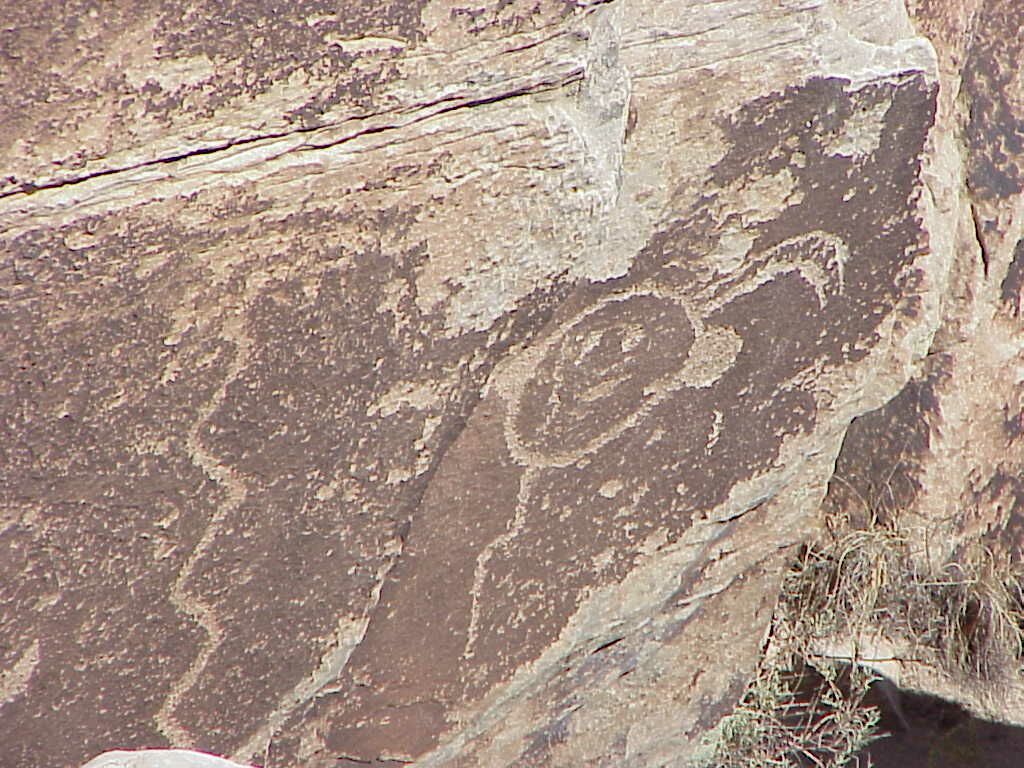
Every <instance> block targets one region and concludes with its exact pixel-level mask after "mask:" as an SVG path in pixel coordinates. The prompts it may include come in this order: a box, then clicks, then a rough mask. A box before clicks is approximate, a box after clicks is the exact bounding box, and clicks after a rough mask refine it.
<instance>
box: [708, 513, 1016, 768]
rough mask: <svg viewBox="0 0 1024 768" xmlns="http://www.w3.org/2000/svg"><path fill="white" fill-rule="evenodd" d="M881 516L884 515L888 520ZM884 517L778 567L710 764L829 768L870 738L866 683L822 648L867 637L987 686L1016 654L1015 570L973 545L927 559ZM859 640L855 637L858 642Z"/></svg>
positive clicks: (1008, 671) (836, 534) (864, 674)
mask: <svg viewBox="0 0 1024 768" xmlns="http://www.w3.org/2000/svg"><path fill="white" fill-rule="evenodd" d="M888 519H889V520H893V518H892V517H889V518H888ZM927 562H928V558H926V557H923V556H920V553H915V552H914V551H912V546H911V543H910V540H909V539H908V537H906V536H904V535H903V534H902V533H901V532H900V530H899V529H898V527H897V526H896V524H895V523H893V522H890V523H887V524H882V523H879V522H877V518H876V522H875V523H874V524H873V525H871V526H870V527H868V528H867V529H863V530H849V529H848V528H847V529H846V530H844V531H841V532H840V531H837V530H836V528H835V527H833V528H832V533H831V536H830V537H829V538H828V540H826V541H825V542H824V543H818V544H813V545H808V546H806V547H804V548H803V550H802V551H801V553H800V556H799V558H798V559H797V562H796V563H795V564H794V565H793V567H792V569H791V570H790V572H789V573H788V574H787V576H786V579H785V581H784V585H783V592H782V595H781V597H780V601H779V604H778V607H777V609H776V614H775V618H774V622H773V627H772V633H771V638H770V641H769V643H768V647H767V650H766V653H765V656H764V658H763V660H762V663H761V665H760V668H759V669H758V671H757V674H756V676H755V679H754V681H753V682H752V683H751V684H750V686H749V687H748V689H747V691H746V693H745V695H744V697H743V699H742V700H741V702H740V704H739V705H738V706H737V708H736V710H735V711H734V712H733V714H732V715H730V716H729V717H728V718H726V719H725V720H724V721H723V722H722V723H721V724H720V726H719V728H718V729H717V733H716V736H715V742H716V744H715V750H714V759H713V760H711V761H710V764H711V765H712V766H714V767H715V768H761V766H769V767H777V768H790V767H791V766H792V767H796V766H817V767H818V768H825V766H829V767H830V768H841V767H842V766H848V765H853V764H856V757H855V755H856V754H857V753H858V752H859V751H861V750H862V749H863V748H864V747H865V746H866V745H867V744H868V743H870V742H871V741H872V740H873V739H875V738H877V737H878V735H879V734H878V722H879V717H880V714H879V712H878V710H877V708H874V707H871V706H868V705H867V703H866V701H865V697H866V695H867V693H868V691H869V689H870V687H871V684H872V681H873V680H875V679H877V677H875V676H873V673H871V672H870V671H869V670H867V669H865V668H864V667H862V666H860V665H859V664H857V663H856V661H857V660H856V658H854V659H853V662H854V663H852V664H848V663H837V662H836V661H834V660H832V659H829V658H826V657H824V656H823V655H822V654H821V652H820V650H819V649H821V648H822V647H825V646H828V645H829V644H833V645H842V646H845V647H852V648H854V649H857V648H860V647H865V646H867V647H871V646H872V644H873V643H874V642H875V641H877V640H878V639H879V638H883V639H885V640H886V641H887V642H889V643H890V644H892V645H895V646H898V647H901V648H912V649H913V651H914V657H915V658H919V659H920V660H922V661H924V662H925V663H929V664H932V665H934V666H935V667H938V668H942V669H943V670H944V671H945V673H946V674H947V675H949V676H950V677H951V678H953V679H957V680H964V681H968V680H969V681H972V682H975V681H976V682H982V683H984V684H986V685H999V684H1000V683H1001V682H1002V681H1009V680H1010V679H1012V678H1014V677H1016V676H1018V675H1019V674H1020V672H1021V668H1022V660H1024V570H1022V568H1021V566H1020V565H1019V564H1013V563H1011V562H1010V561H1009V559H1008V558H1006V557H1001V556H998V555H996V554H995V553H993V552H992V551H991V550H990V549H988V548H986V547H983V546H980V545H978V546H974V547H971V548H969V549H967V550H965V551H963V552H961V553H960V554H959V556H957V557H956V558H955V559H954V560H951V561H950V562H947V563H945V564H943V565H941V566H939V567H934V566H929V565H927ZM862 640H863V641H864V642H862Z"/></svg>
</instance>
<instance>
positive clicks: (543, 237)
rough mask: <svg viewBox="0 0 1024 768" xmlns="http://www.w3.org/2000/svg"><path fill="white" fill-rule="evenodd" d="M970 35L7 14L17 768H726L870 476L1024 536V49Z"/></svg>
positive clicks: (461, 10) (4, 630)
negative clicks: (794, 584) (763, 658)
mask: <svg viewBox="0 0 1024 768" xmlns="http://www.w3.org/2000/svg"><path fill="white" fill-rule="evenodd" d="M975 6H977V7H975ZM967 10H969V13H968V12H967ZM967 10H965V7H964V4H963V3H958V2H953V0H951V1H950V2H949V3H948V4H947V5H943V4H942V2H939V1H937V2H933V3H930V4H922V5H921V7H913V8H911V9H910V11H909V13H908V11H907V10H905V9H904V8H903V7H902V6H901V5H900V4H899V3H897V2H888V1H887V0H877V1H875V2H868V1H866V0H845V1H844V2H822V1H819V0H786V1H785V2H778V3H762V2H756V1H755V0H731V1H730V2H724V3H715V4H682V3H678V2H672V1H669V0H665V1H664V2H658V1H656V0H614V2H595V3H587V2H578V3H572V2H546V1H545V0H542V1H541V2H530V3H527V2H520V1H519V0H513V1H512V2H507V1H503V2H488V1H487V0H480V2H468V3H461V2H460V3H453V2H447V1H443V2H429V1H424V2H406V1H404V0H403V1H401V2H381V3H376V4H371V3H364V4H358V3H346V4H345V6H344V7H343V8H340V7H339V6H338V5H337V4H336V3H327V2H319V1H318V0H302V2H297V3H291V4H288V6H287V9H286V10H284V11H282V10H281V8H280V7H279V6H278V4H271V3H266V4H265V5H264V4H260V3H251V4H248V5H225V4H223V3H215V2H210V1H208V0H207V1H203V2H191V3H187V4H180V5H179V4H178V3H167V2H161V3H148V4H147V3H141V4H140V3H132V4H128V5H125V6H123V7H108V4H103V5H102V6H96V7H93V6H91V5H89V4H86V3H72V2H70V1H69V2H67V3H65V4H64V6H63V7H62V8H60V9H55V8H54V7H53V4H52V3H42V2H38V1H35V0H32V1H30V2H26V3H22V4H19V5H18V7H17V8H15V9H12V10H11V12H10V13H9V14H8V18H7V19H6V20H5V25H4V28H3V29H2V30H0V53H2V54H3V60H4V61H5V66H4V67H3V72H4V78H3V79H2V80H0V105H2V107H0V136H2V137H3V138H2V139H0V142H2V143H0V253H2V254H3V264H4V268H3V270H2V272H0V291H2V293H0V302H2V304H0V307H2V312H3V322H2V325H0V330H2V334H3V335H2V337H0V338H2V341H0V344H2V355H0V366H2V371H0V386H2V389H0V392H2V394H0V402H2V404H3V425H4V439H3V440H2V441H0V452H2V459H0V472H2V474H3V477H2V483H0V489H2V490H0V493H2V500H3V505H2V510H3V511H2V517H0V547H2V554H0V568H2V574H3V575H2V578H0V617H2V621H0V669H3V670H4V673H3V677H2V678H0V732H3V733H5V734H8V736H6V737H5V739H4V748H5V759H9V760H10V761H11V765H12V766H17V767H20V766H30V765H31V766H36V765H44V764H62V765H63V764H76V763H81V762H84V761H85V760H86V759H88V758H89V757H91V756H93V755H95V754H97V753H98V752H101V751H103V750H106V749H112V748H114V747H127V748H134V747H141V746H175V747H191V748H197V749H202V750H209V751H211V752H216V753H218V754H224V755H231V756H232V757H233V759H235V760H238V761H241V762H249V761H253V762H258V763H259V764H261V765H274V766H317V765H324V766H326V765H342V766H343V765H360V764H366V763H373V762H375V761H376V762H382V763H394V762H408V761H416V762H417V764H422V765H453V766H454V765H458V766H474V765H479V766H499V765H583V764H587V765H608V766H613V765H614V766H623V765H630V766H647V765H651V766H654V765H667V764H679V765H683V764H686V763H687V762H688V761H690V760H692V759H694V758H695V757H696V756H698V755H699V753H700V750H701V744H702V736H703V735H704V734H705V733H706V732H707V731H708V729H709V728H710V727H711V726H712V725H714V724H715V723H716V722H717V720H718V719H719V718H720V717H721V716H722V714H723V713H724V712H726V711H728V709H729V708H730V707H732V705H733V704H734V703H735V701H736V700H737V698H738V696H739V694H740V692H741V690H742V688H743V685H744V684H745V682H746V680H747V678H748V676H749V675H750V673H751V671H752V669H753V667H754V665H755V663H756V660H757V658H758V655H759V653H760V649H761V642H762V640H763V637H764V634H765V632H766V630H767V626H768V621H769V618H770V616H771V612H772V608H773V605H774V601H775V595H776V592H777V586H778V581H779V578H780V574H781V572H782V569H783V568H784V565H785V562H786V556H787V551H788V549H787V548H789V547H791V546H792V545H794V544H796V543H799V542H801V541H803V540H805V539H806V538H807V537H808V536H809V535H810V534H811V533H812V531H813V530H814V528H815V527H816V525H817V522H816V521H817V519H818V511H819V506H820V504H821V501H822V498H823V497H824V495H825V491H826V486H827V484H828V481H829V478H830V477H831V475H832V471H833V467H834V465H835V461H836V456H837V454H838V453H839V450H840V446H841V445H842V444H843V440H844V436H845V437H846V440H845V448H844V453H843V455H842V457H841V458H840V468H841V471H842V472H844V473H845V474H844V476H849V477H850V478H852V477H854V476H856V475H857V473H858V472H860V473H861V474H862V475H863V476H864V478H865V481H866V482H867V481H870V480H871V479H872V478H873V477H877V474H874V468H873V467H874V465H870V466H869V464H866V463H865V462H869V463H870V462H876V463H877V462H881V463H882V464H885V462H887V461H889V458H888V457H887V454H885V452H884V451H879V450H877V449H880V448H885V449H888V448H892V449H893V450H897V451H901V452H902V451H904V448H905V446H902V444H901V442H900V440H902V439H903V438H906V442H907V444H908V445H909V448H910V449H911V450H912V451H914V452H915V453H914V454H913V458H912V459H910V458H906V457H904V454H903V453H900V454H899V455H900V457H901V459H900V460H901V461H904V463H906V462H911V463H910V464H906V466H912V467H913V471H912V472H910V474H908V475H907V478H906V479H907V483H906V487H907V488H908V491H907V493H908V494H910V495H909V496H908V497H907V503H908V504H910V505H914V504H918V505H920V506H919V507H915V509H920V512H919V514H920V515H922V516H923V517H925V518H928V516H929V515H933V517H934V514H933V512H932V511H931V510H932V509H933V507H934V505H935V504H938V500H947V501H948V500H950V499H953V498H956V499H960V498H969V499H973V502H972V503H973V504H974V507H972V509H977V510H983V511H984V514H981V513H980V512H979V515H980V516H975V517H972V516H971V514H965V515H964V516H962V517H961V518H958V520H959V521H960V524H961V527H960V528H958V530H961V531H962V533H963V537H965V538H968V537H971V536H976V535H977V533H978V532H979V530H980V528H985V530H986V531H990V532H992V531H996V529H998V531H999V532H1000V533H999V536H1002V539H1001V540H1006V541H1009V539H1007V537H1012V536H1019V535H1020V530H1024V528H1022V525H1024V524H1022V523H1021V520H1024V518H1021V514H1024V508H1022V506H1021V505H1022V503H1024V489H1022V488H1021V487H1020V481H1019V478H1020V477H1021V472H1020V469H1021V465H1022V463H1024V461H1021V457H1020V445H1021V444H1022V441H1021V440H1020V439H1019V438H1020V437H1021V435H1024V424H1022V422H1021V419H1022V418H1024V415H1022V414H1021V408H1022V402H1021V390H1020V381H1021V374H1020V371H1021V357H1020V355H1021V330H1022V329H1021V311H1020V309H1021V286H1022V282H1024V280H1022V275H1024V244H1021V243H1024V241H1022V240H1021V225H1020V216H1019V209H1020V179H1021V173H1022V169H1021V166H1020V163H1019V161H1020V142H1021V140H1022V133H1024V128H1022V126H1024V123H1022V122H1021V121H1022V114H1021V108H1022V105H1024V94H1022V92H1021V91H1020V79H1019V77H1017V72H1016V69H1015V64H1014V62H1015V61H1017V60H1019V56H1020V52H1019V47H1020V40H1019V38H1018V39H1017V40H1016V41H1013V40H1009V38H1007V34H1008V33H1007V30H1011V29H1016V28H1018V27H1019V26H1020V24H1019V23H1018V18H1019V17H1020V15H1021V12H1020V11H1019V10H1017V9H1016V6H1015V3H1014V2H1012V0H1001V2H995V1H993V2H989V3H987V4H986V5H985V6H984V7H982V6H981V5H980V4H977V3H976V4H974V5H972V6H971V7H970V9H967ZM967 28H969V29H970V30H971V34H970V35H966V34H965V29H967ZM968 39H969V42H968V43H964V42H963V41H964V40H968ZM929 40H931V41H933V42H934V43H935V46H934V47H933V45H932V43H931V42H929ZM1014 45H1016V46H1017V48H1014V47H1013V46H1014ZM936 50H938V55H937V54H936ZM44 52H45V55H44ZM981 382H984V385H982V384H981ZM894 397H895V399H893V398H894ZM886 403H889V404H888V405H886ZM940 413H941V414H942V416H941V421H940V418H939V415H940ZM855 419H856V421H854V420H855ZM851 421H853V423H854V427H853V428H852V429H851V430H850V432H849V434H847V428H848V427H849V425H850V424H851ZM903 424H906V425H907V426H906V428H904V426H902V425H903ZM872 425H874V426H872ZM949 425H954V426H949ZM940 427H941V428H940ZM879 430H881V432H882V433H884V434H885V435H892V434H899V435H900V438H898V439H896V438H894V439H878V438H877V436H876V433H877V432H878V431H879ZM896 430H899V431H898V432H897V431H896ZM858 441H859V442H858ZM1000 441H1001V442H1000ZM858 446H860V447H858ZM965 447H969V449H970V450H971V451H972V453H969V454H965V453H964V450H965ZM1013 451H1016V454H1014V455H1015V456H1016V458H1013V457H1012V456H1011V455H1010V454H1011V453H1012V452H1013ZM843 462H847V463H846V464H844V463H843ZM950 462H952V463H950ZM1014 462H1016V463H1014ZM900 466H901V467H902V466H904V464H901V465H900ZM972 466H978V467H979V468H980V469H979V472H980V474H977V473H972V472H971V471H969V468H970V467H972ZM950 467H953V468H954V471H952V472H950V471H949V468H950ZM958 483H960V485H957V484H958ZM895 484H896V480H893V481H892V483H890V485H892V486H893V487H896V485H895ZM951 484H952V485H951ZM953 486H956V489H954V490H951V488H953ZM833 487H835V483H833ZM901 487H902V486H901ZM836 493H838V491H835V492H833V494H832V495H831V496H830V499H829V500H828V501H826V504H838V503H842V500H841V499H837V498H836V496H835V494H836ZM929 494H931V496H929ZM950 494H953V495H950ZM963 494H967V496H963ZM927 498H931V499H934V500H935V501H926V499H927ZM1008 499H1012V500H1014V501H1013V502H1012V503H1010V502H1008V501H1007V500H1008ZM929 504H931V505H933V506H929ZM1014 504H1015V505H1016V506H1013V505H1014ZM1018 518H1021V519H1018ZM929 519H930V518H929ZM979 521H984V523H982V522H979ZM993 535H995V534H993ZM1018 544H1019V542H1017V541H1016V540H1014V542H1012V545H1013V546H1018Z"/></svg>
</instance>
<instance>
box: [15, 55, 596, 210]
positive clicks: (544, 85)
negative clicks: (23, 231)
mask: <svg viewBox="0 0 1024 768" xmlns="http://www.w3.org/2000/svg"><path fill="white" fill-rule="evenodd" d="M584 75H585V72H584V69H583V67H576V68H574V69H572V70H571V71H570V72H568V73H566V74H565V75H563V76H561V77H554V78H547V79H544V80H540V81H537V82H534V83H528V84H526V85H523V86H520V87H518V88H514V89H511V90H508V91H505V92H502V93H497V94H493V95H489V96H485V95H480V96H476V97H472V98H462V99H459V98H458V97H455V96H450V97H446V98H442V99H438V100H436V101H430V102H427V103H426V104H422V105H420V106H419V107H416V108H413V109H408V110H405V111H406V112H415V111H421V110H429V109H430V108H431V107H437V106H439V105H442V104H445V103H446V102H456V103H454V104H448V105H447V106H444V107H442V108H440V109H437V110H435V111H431V112H428V113H427V114H423V115H420V116H418V117H415V118H413V119H411V120H409V121H408V122H402V123H398V122H390V123H385V124H383V125H375V126H370V127H368V128H364V129H363V130H360V131H356V132H355V133H352V134H350V135H348V136H344V137H342V138H340V139H334V140H332V141H325V142H321V143H312V142H311V143H308V144H303V145H300V146H298V147H296V148H295V149H294V150H292V151H302V152H308V151H315V150H321V149H330V148H332V147H337V146H340V145H342V144H346V143H348V142H351V141H355V140H356V139H359V138H362V137H364V136H373V135H375V134H380V133H387V132H388V131H394V130H400V129H402V128H406V127H408V126H411V125H416V124H419V123H422V122H423V121H425V120H429V119H431V118H434V117H439V116H441V115H447V114H450V113H452V112H456V111H459V110H463V109H472V108H474V107H483V106H488V105H490V104H497V103H500V102H503V101H509V100H511V99H516V98H519V97H522V96H530V95H534V94H538V93H545V92H548V91H554V90H558V89H559V88H564V87H566V86H569V85H572V84H574V83H578V82H580V81H582V80H583V78H584ZM377 114H385V113H376V114H373V115H368V116H365V117H363V118H349V120H356V119H367V118H370V117H375V116H377ZM349 120H343V121H341V122H339V123H333V124H327V125H316V126H307V127H303V128H294V129H292V130H289V131H279V132H276V133H263V134H259V135H258V136H250V137H247V138H243V139H237V140H234V141H228V142H224V143H222V144H218V145H216V146H212V147H198V148H196V149H191V150H188V151H185V152H178V153H175V154H173V155H168V156H166V157H157V158H153V159H151V160H146V161H143V162H141V163H134V164H132V165H125V166H121V167H118V168H106V169H103V170H99V171H94V172H92V173H87V174H83V175H82V176H76V177H73V178H69V179H61V180H57V181H48V182H42V183H39V184H35V183H33V182H23V183H22V184H21V186H20V187H18V188H17V189H14V190H12V191H10V192H4V193H0V200H4V199H7V198H10V197H17V196H23V197H28V196H30V195H33V194H35V193H37V192H43V191H47V190H53V189H63V188H65V187H71V186H76V185H79V184H85V183H87V182H90V181H93V180H95V179H100V178H104V177H107V176H115V175H117V174H121V173H130V172H132V171H137V170H141V169H143V168H154V167H157V166H161V165H172V164H174V163H179V162H182V161H184V160H189V159H191V158H194V157H202V156H204V155H216V154H218V153H220V152H226V151H228V150H232V149H236V148H238V147H245V146H250V145H253V144H259V143H260V142H265V141H278V140H280V139H287V138H289V137H291V136H301V135H303V134H316V133H320V132H323V131H325V130H330V129H331V128H337V127H339V126H341V125H343V124H344V123H346V122H349Z"/></svg>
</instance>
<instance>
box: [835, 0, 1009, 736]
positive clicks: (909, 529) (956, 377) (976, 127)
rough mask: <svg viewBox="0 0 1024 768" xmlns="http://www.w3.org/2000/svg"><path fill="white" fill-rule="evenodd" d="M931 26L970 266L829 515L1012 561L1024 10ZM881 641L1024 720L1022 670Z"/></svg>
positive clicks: (841, 483) (937, 4)
mask: <svg viewBox="0 0 1024 768" xmlns="http://www.w3.org/2000/svg"><path fill="white" fill-rule="evenodd" d="M916 13H917V16H916V18H915V23H916V24H917V25H918V26H919V27H920V29H921V30H922V31H923V32H925V33H926V34H929V35H931V36H932V38H933V39H934V40H935V41H936V44H937V45H940V46H941V47H940V50H943V51H944V55H943V56H942V57H940V59H944V62H943V65H942V67H941V69H942V71H943V75H942V78H943V79H942V83H941V88H940V93H944V94H945V98H940V109H939V121H938V126H937V129H936V133H939V134H946V135H948V136H949V137H950V139H949V141H950V143H951V145H952V146H955V148H956V152H957V153H958V154H959V156H960V158H961V159H962V171H961V182H960V183H959V184H958V185H956V186H955V187H954V192H955V194H954V195H953V196H952V200H953V203H952V205H950V206H949V209H950V218H951V220H953V221H956V234H955V239H954V248H953V254H954V262H953V266H952V270H951V277H950V283H949V290H948V292H947V294H946V296H945V297H944V298H943V310H942V323H941V325H940V327H939V329H938V331H937V333H936V336H935V339H934V341H933V344H932V347H931V349H930V350H929V352H928V355H927V356H926V357H925V358H924V359H923V360H922V362H921V365H920V369H919V371H918V372H917V373H916V374H915V375H914V376H913V377H912V379H911V380H910V381H909V382H908V383H907V385H906V386H905V387H904V389H903V390H902V391H901V392H900V394H899V395H897V396H896V397H895V398H894V399H892V400H891V401H890V402H889V403H888V404H886V405H885V406H884V407H883V408H881V409H879V410H877V411H874V412H872V413H869V414H866V415H865V416H863V417H860V418H858V419H856V420H855V421H854V422H853V424H852V426H851V427H850V429H849V431H848V433H847V435H846V439H845V442H844V446H843V450H842V452H841V453H840V456H839V458H838V461H837V463H836V471H835V475H836V477H835V479H834V480H833V482H832V484H831V485H830V489H829V494H828V496H827V498H826V501H825V511H826V513H829V514H835V513H836V512H846V513H852V517H853V518H854V521H855V524H857V525H864V524H865V523H867V522H868V520H867V517H870V515H871V514H872V513H874V514H875V515H880V516H881V517H883V518H892V517H899V524H900V526H901V529H902V532H903V535H905V536H906V537H908V538H909V539H910V540H911V541H912V543H913V546H914V549H915V551H916V552H917V554H918V557H919V559H920V560H921V561H922V562H927V563H928V564H929V565H931V566H932V567H934V566H936V565H941V564H942V563H945V562H947V561H949V560H957V559H959V558H960V557H961V556H962V555H963V554H964V553H967V552H970V551H971V550H972V548H973V547H976V546H977V544H978V543H979V542H980V543H981V544H983V545H984V546H985V547H987V548H988V549H990V550H991V551H992V552H993V553H994V556H995V560H996V562H1002V563H1005V564H1006V566H1005V567H1009V564H1011V563H1014V562H1019V561H1020V560H1021V552H1022V550H1021V546H1022V543H1024V537H1022V535H1021V534H1022V531H1024V439H1022V438H1024V317H1022V314H1021V300H1022V293H1021V290H1022V286H1024V282H1022V276H1024V152H1022V149H1024V144H1022V142H1024V83H1022V81H1021V79H1020V62H1021V60H1022V58H1024V37H1022V35H1021V32H1020V30H1021V29H1022V26H1024V6H1021V5H1020V4H1019V3H1016V2H1012V0H988V1H987V2H983V3H973V2H966V3H964V2H956V1H955V0H949V1H944V0H934V1H933V2H922V3H920V4H919V7H918V8H917V11H916ZM886 645H887V643H886V639H885V638H883V639H881V646H880V648H879V649H876V650H879V651H880V652H879V653H878V654H876V655H878V656H879V658H880V659H882V660H883V664H882V666H883V667H884V668H885V670H886V673H887V674H889V675H890V676H892V677H894V678H895V679H899V680H900V682H901V684H902V685H904V686H905V687H907V688H910V689H914V690H918V691H923V692H926V693H930V694H936V695H940V696H942V697H944V698H946V699H950V700H953V701H958V702H960V703H962V704H964V705H965V706H967V707H968V708H969V709H970V711H971V712H972V713H973V714H976V715H979V716H982V717H985V718H989V719H992V720H998V721H1002V722H1008V723H1014V724H1017V725H1020V724H1024V685H1022V684H1021V681H1020V680H1019V675H1015V674H1013V673H1008V674H1010V677H1011V680H1009V681H1003V684H1002V685H998V686H996V685H992V686H978V685H969V684H967V683H966V682H965V681H964V680H959V679H956V677H955V676H951V675H950V674H949V672H948V671H946V670H943V669H941V668H938V667H936V666H934V665H930V664H921V663H920V662H917V661H903V660H901V657H910V658H913V657H914V656H915V654H912V653H908V652H907V649H905V648H901V647H898V646H888V647H885V646H886Z"/></svg>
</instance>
